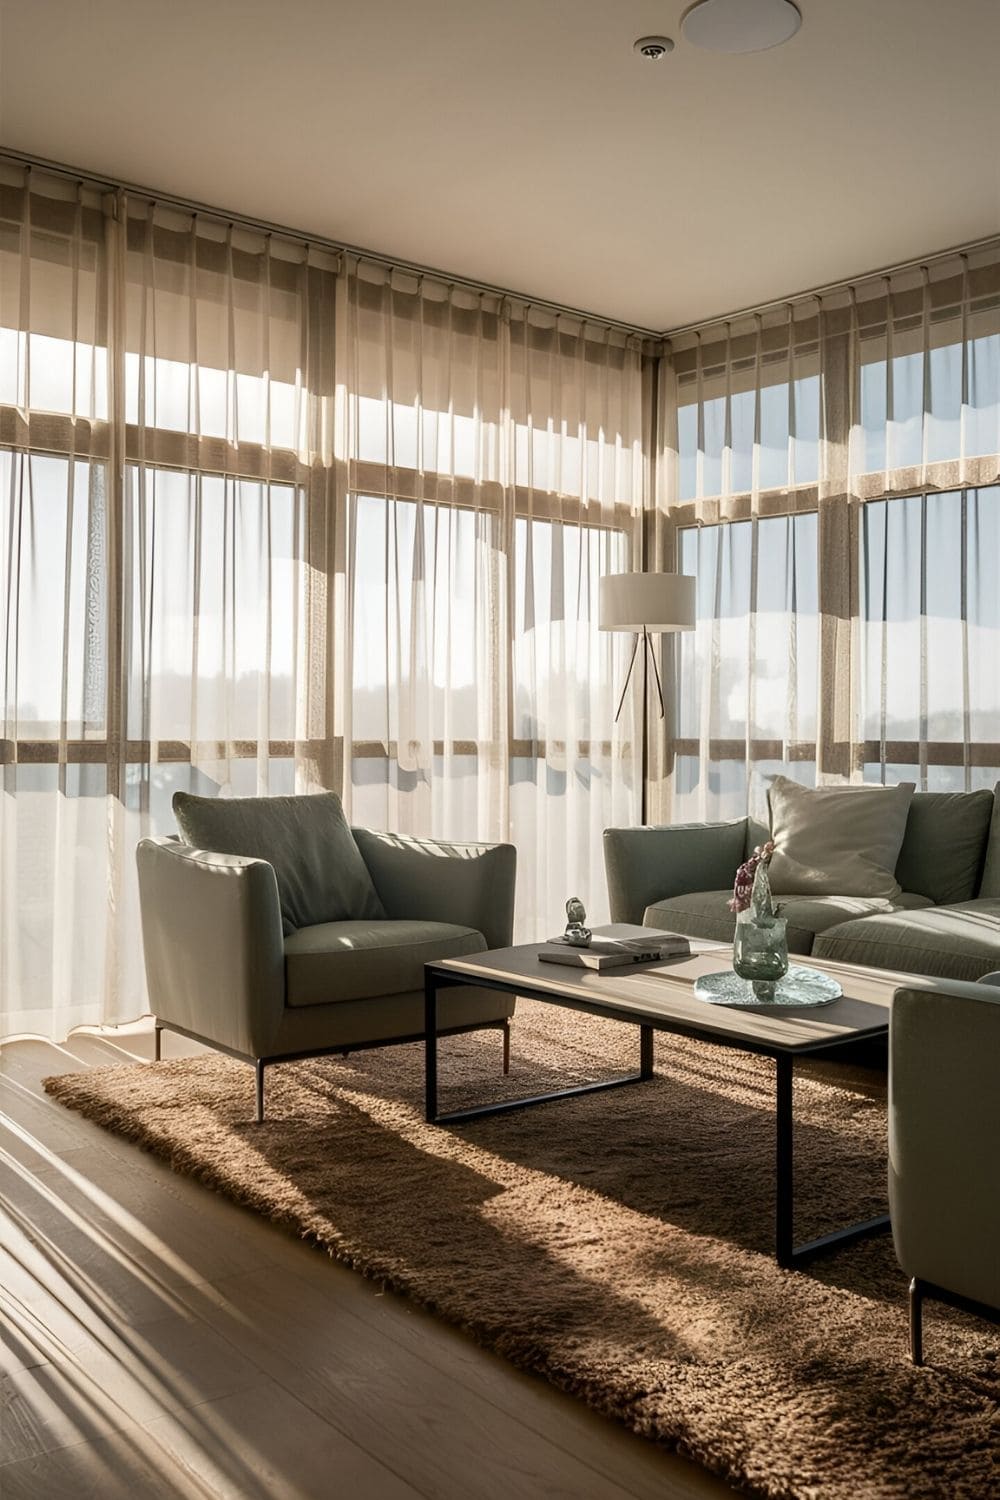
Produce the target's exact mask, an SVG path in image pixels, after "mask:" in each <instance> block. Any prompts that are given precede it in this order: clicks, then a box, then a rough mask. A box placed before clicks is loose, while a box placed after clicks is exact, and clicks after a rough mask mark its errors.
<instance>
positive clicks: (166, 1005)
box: [136, 839, 285, 1057]
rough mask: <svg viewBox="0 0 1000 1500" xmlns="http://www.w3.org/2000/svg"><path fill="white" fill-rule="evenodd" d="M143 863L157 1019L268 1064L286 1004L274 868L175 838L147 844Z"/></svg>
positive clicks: (139, 855)
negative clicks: (264, 1057) (270, 1049)
mask: <svg viewBox="0 0 1000 1500" xmlns="http://www.w3.org/2000/svg"><path fill="white" fill-rule="evenodd" d="M136 862H137V864H138V868H139V910H140V913H141V918H142V941H143V949H144V952H145V961H146V983H147V986H148V989H149V999H150V1005H151V1008H152V1011H153V1014H154V1015H155V1016H156V1017H157V1019H158V1020H162V1021H165V1022H167V1023H170V1024H173V1025H175V1026H179V1027H181V1028H182V1029H183V1030H185V1031H191V1032H194V1033H195V1034H196V1035H197V1036H202V1037H205V1039H206V1040H207V1041H211V1042H214V1043H216V1044H217V1045H218V1046H221V1047H228V1048H231V1049H232V1050H233V1051H236V1052H240V1053H243V1054H245V1055H248V1056H253V1057H260V1056H266V1055H267V1054H268V1051H269V1047H270V1043H271V1040H272V1038H273V1037H274V1035H275V1033H276V1032H277V1029H278V1027H279V1025H280V1022H281V1015H282V1010H283V1007H284V1000H285V954H284V940H283V937H282V930H281V908H280V905H279V902H278V883H277V880H276V878H275V874H274V870H273V869H272V867H271V866H270V865H269V864H268V863H267V862H266V861H265V860H262V859H243V858H240V857H238V856H235V855H229V854H212V853H209V852H207V851H205V850H202V849H192V848H190V847H189V846H188V845H186V844H182V843H179V842H178V841H176V840H174V839H142V840H141V842H140V843H139V845H138V848H137V849H136Z"/></svg>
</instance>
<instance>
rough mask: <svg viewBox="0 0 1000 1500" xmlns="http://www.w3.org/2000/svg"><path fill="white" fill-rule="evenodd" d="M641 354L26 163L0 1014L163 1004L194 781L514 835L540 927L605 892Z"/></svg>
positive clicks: (101, 1014)
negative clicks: (168, 859) (177, 828)
mask: <svg viewBox="0 0 1000 1500" xmlns="http://www.w3.org/2000/svg"><path fill="white" fill-rule="evenodd" d="M650 369H651V364H650V359H649V351H648V350H645V349H644V348H643V347H641V345H640V343H639V342H638V341H637V340H636V339H634V338H632V337H631V336H629V335H627V334H623V333H620V332H617V331H615V330H612V329H608V328H606V327H604V326H603V325H597V324H593V325H591V324H588V323H585V322H582V321H580V320H579V319H574V318H572V317H570V316H568V315H565V316H564V315H556V314H554V313H549V312H546V311H542V310H539V309H537V308H531V307H528V306H525V305H523V304H520V303H518V302H516V301H514V300H509V299H503V298H499V297H496V296H494V295H492V294H488V293H485V292H484V293H482V294H478V293H475V292H469V291H465V290H462V289H460V288H456V287H452V286H448V285H446V284H444V283H442V282H439V281H435V280H434V279H433V278H430V277H428V278H416V277H413V276H410V275H407V274H403V273H399V272H393V271H390V270H388V269H386V268H385V267H382V266H379V265H375V264H372V263H369V262H367V261H359V260H358V259H357V258H355V257H346V256H345V257H343V258H342V257H341V256H340V255H339V254H332V253H329V252H326V251H323V250H320V249H318V248H315V247H310V246H309V245H308V244H306V243H305V242H303V241H298V240H294V239H292V238H283V237H280V236H278V235H273V236H271V235H267V234H263V233H258V232H256V231H253V230H250V229H247V228H243V227H240V226H238V225H233V224H230V223H228V222H226V221H225V220H224V219H221V218H217V217H215V216H213V215H211V214H205V215H192V214H191V213H187V212H182V211H180V210H178V209H177V208H176V207H171V206H170V205H169V204H162V203H157V202H154V201H151V200H148V199H145V198H142V197H139V196H135V195H126V194H125V193H122V192H116V193H106V192H100V191H97V190H96V189H93V188H91V187H88V186H87V185H79V184H77V183H75V182H71V181H69V180H68V179H66V178H64V177H62V176H60V175H57V174H54V173H46V172H40V171H36V170H30V171H26V170H24V169H23V168H21V167H15V166H13V165H12V164H9V163H8V164H6V165H3V164H0V480H2V485H3V489H2V500H0V506H2V522H3V538H4V540H3V555H2V573H0V589H2V594H0V614H2V619H3V630H4V646H3V656H2V669H0V670H2V678H0V695H2V701H3V709H2V712H3V724H2V727H0V758H2V766H3V796H2V801H0V873H2V880H3V888H2V902H0V993H2V1002H0V1004H2V1015H0V1022H2V1027H0V1029H2V1031H3V1032H4V1033H5V1034H17V1033H22V1032H33V1033H40V1034H42V1035H46V1036H51V1037H56V1038H59V1037H62V1036H65V1035H66V1034H67V1032H68V1031H69V1030H71V1029H72V1028H73V1027H74V1026H78V1025H83V1024H98V1023H102V1022H112V1023H113V1022H118V1021H123V1020H127V1019H131V1018H133V1017H135V1016H137V1015H139V1014H141V1013H142V1012H143V1010H144V1008H145V997H144V984H143V974H142V954H141V946H140V938H139V921H138V910H137V891H136V882H135V874H134V849H135V844H136V841H137V840H138V839H139V838H140V837H141V836H143V835H144V834H148V833H170V832H173V831H174V825H173V819H172V816H171V812H170V801H171V797H172V794H173V792H174V791H175V790H177V789H178V788H182V789H185V790H190V791H194V792H198V793H201V794H204V795H208V796H215V795H218V796H241V795H247V794H258V793H284V792H310V791H314V790H318V789H321V788H330V789H333V790H336V791H338V792H339V793H341V794H342V795H343V797H344V800H345V804H346V805H347V808H348V811H349V813H350V815H351V816H352V817H353V819H354V820H355V821H356V822H358V823H363V824H367V825H369V826H374V827H379V828H386V829H389V830H395V831H400V832H408V833H416V834H424V835H438V836H443V837H447V838H455V839H512V840H513V841H515V842H516V843H517V845H518V851H519V859H520V865H519V901H518V916H517V920H518V932H519V935H520V936H521V937H524V938H530V937H534V936H536V935H539V934H541V935H544V934H546V933H548V932H549V931H551V930H552V929H553V928H554V927H557V926H559V925H560V924H561V919H562V906H563V902H564V901H565V900H566V898H567V896H569V895H571V894H579V895H581V896H583V898H584V900H585V901H586V902H587V904H588V906H589V907H590V908H591V910H592V911H593V913H594V915H595V918H599V917H600V916H601V914H602V908H603V906H604V902H605V895H604V877H603V866H602V862H601V845H600V835H601V830H602V829H603V827H604V826H605V825H606V824H608V823H611V822H627V821H631V820H632V819H633V818H634V816H635V815H636V812H637V808H638V790H639V789H638V786H637V784H636V781H635V778H634V775H633V762H634V756H633V747H634V744H635V738H634V725H632V724H631V723H625V722H623V724H622V725H621V726H619V728H618V729H617V730H615V731H614V732H613V726H612V721H613V717H614V699H613V688H614V683H615V681H616V680H620V677H621V674H622V670H623V666H624V663H623V661H622V657H623V654H624V649H625V643H623V642H622V641H621V640H617V639H615V638H613V637H611V636H608V635H600V634H599V633H598V631H597V629H596V597H597V578H598V576H599V574H600V573H601V572H603V571H608V570H611V569H615V568H619V567H625V566H627V565H628V563H629V559H630V557H632V556H633V553H634V549H636V547H637V545H638V542H639V538H640V530H641V519H642V513H643V504H644V496H645V494H646V491H647V474H646V467H645V465H646V462H647V461H648V443H646V442H644V432H646V431H647V430H648V423H649V411H650V402H649V390H650V385H649V372H650Z"/></svg>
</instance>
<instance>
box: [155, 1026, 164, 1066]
mask: <svg viewBox="0 0 1000 1500" xmlns="http://www.w3.org/2000/svg"><path fill="white" fill-rule="evenodd" d="M162 1035H163V1027H162V1026H160V1025H159V1023H157V1024H156V1025H154V1027H153V1061H154V1062H159V1061H160V1038H161V1037H162Z"/></svg>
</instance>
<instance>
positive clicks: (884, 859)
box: [768, 776, 914, 900]
mask: <svg viewBox="0 0 1000 1500" xmlns="http://www.w3.org/2000/svg"><path fill="white" fill-rule="evenodd" d="M913 792H914V786H913V783H912V782H907V783H904V784H903V785H901V786H892V787H881V786H872V787H869V786H854V787H805V786H800V785H799V783H798V782H796V781H790V780H789V779H788V777H786V776H775V777H774V778H773V780H772V782H771V789H770V792H769V793H768V802H769V804H770V808H771V837H772V838H773V839H774V854H773V856H772V859H771V864H770V867H769V870H768V874H769V876H770V880H771V889H772V890H773V891H774V893H775V895H781V896H884V897H887V898H888V899H890V900H891V899H892V898H893V897H895V896H898V895H899V893H900V889H901V887H900V885H899V884H898V882H897V880H896V877H895V874H894V871H895V869H896V861H897V860H898V858H899V851H900V849H901V848H902V846H903V838H904V836H905V833H906V819H907V816H908V814H909V811H910V803H911V801H912V800H913Z"/></svg>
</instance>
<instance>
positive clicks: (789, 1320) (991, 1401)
mask: <svg viewBox="0 0 1000 1500" xmlns="http://www.w3.org/2000/svg"><path fill="white" fill-rule="evenodd" d="M637 1052H638V1036H637V1033H636V1031H635V1029H634V1028H630V1027H625V1026H622V1025H620V1024H618V1023H615V1022H611V1021H603V1020H600V1019H598V1018H595V1017H584V1016H581V1015H575V1014H573V1013H571V1012H567V1011H561V1010H558V1009H556V1008H554V1007H546V1006H541V1005H537V1004H531V1003H526V1002H524V1001H521V1002H519V1003H518V1011H517V1016H516V1018H515V1022H514V1052H513V1064H512V1069H511V1076H510V1078H509V1079H507V1080H504V1079H503V1078H502V1077H501V1075H500V1066H499V1064H500V1047H499V1041H498V1038H497V1035H496V1033H493V1032H481V1033H478V1034H476V1035H472V1036H466V1037H455V1038H450V1039H447V1040H446V1041H444V1042H443V1043H442V1046H441V1054H440V1056H441V1063H440V1071H441V1075H442V1078H441V1100H440V1104H441V1108H442V1109H446V1110H447V1109H457V1108H461V1107H463V1106H464V1105H467V1104H472V1103H482V1102H486V1100H487V1099H488V1098H498V1097H503V1096H504V1094H505V1093H507V1094H514V1093H517V1094H520V1093H533V1092H542V1091H545V1090H548V1089H551V1088H553V1087H560V1086H564V1085H569V1084H571V1083H576V1082H583V1081H587V1080H591V1079H595V1078H601V1077H608V1076H610V1075H611V1074H613V1073H614V1072H616V1071H626V1070H631V1069H632V1068H633V1067H634V1066H635V1063H636V1058H637ZM656 1066H657V1076H656V1078H655V1079H654V1080H653V1081H651V1082H649V1083H645V1084H641V1085H638V1086H636V1087H630V1088H625V1089H620V1090H612V1091H611V1092H609V1093H604V1094H597V1095H593V1096H591V1097H589V1098H588V1097H583V1098H579V1099H568V1100H562V1101H560V1102H558V1103H554V1104H549V1105H543V1106H541V1107H539V1108H536V1109H529V1110H524V1111H521V1112H515V1113H513V1114H509V1115H503V1116H494V1117H492V1118H489V1119H486V1120H481V1121H479V1122H476V1123H474V1124H467V1125H461V1126H454V1127H448V1128H442V1127H440V1126H429V1125H427V1124H425V1122H424V1120H423V1109H422V1106H423V1052H422V1048H421V1047H419V1046H407V1047H393V1048H387V1049H384V1050H382V1051H374V1052H368V1053H357V1054H353V1055H352V1056H351V1057H349V1058H347V1059H340V1058H324V1059H321V1060H318V1061H309V1062H300V1063H288V1064H284V1065H278V1066H276V1067H274V1068H271V1069H269V1070H268V1106H267V1107H268V1119H267V1121H266V1123H265V1124H263V1125H255V1124H254V1123H252V1114H253V1077H252V1071H251V1070H250V1069H249V1068H248V1067H246V1066H244V1065H243V1064H240V1063H238V1062H234V1061H232V1060H230V1059H228V1058H224V1057H218V1056H209V1057H205V1058H198V1059H195V1060H185V1061H176V1062H170V1061H168V1062H162V1063H158V1064H137V1065H135V1066H129V1067H115V1068H107V1069H102V1070H100V1071H92V1072H87V1073H79V1074H71V1075H68V1076H63V1077H57V1078H50V1079H47V1080H46V1084H45V1086H46V1088H47V1089H48V1091H49V1093H51V1094H52V1095H54V1096H55V1098H57V1099H59V1100H61V1101H62V1103H63V1104H66V1105H68V1106H70V1107H71V1108H73V1109H76V1110H79V1111H80V1112H81V1113H83V1114H84V1115H86V1116H88V1117H89V1118H90V1119H92V1120H95V1121H97V1122H99V1123H100V1124H102V1125H104V1126H107V1127H108V1128H109V1129H111V1130H114V1131H117V1132H118V1133H119V1134H121V1135H123V1136H126V1137H127V1138H128V1139H130V1140H133V1141H136V1142H138V1143H139V1144H140V1145H142V1146H144V1147H146V1148H148V1149H149V1150H150V1151H153V1152H155V1153H156V1154H157V1155H158V1156H161V1157H164V1158H165V1159H166V1160H167V1161H169V1162H171V1163H172V1165H173V1166H174V1167H175V1168H176V1169H177V1170H178V1171H180V1172H185V1173H188V1174H190V1175H192V1176H194V1177H197V1178H198V1179H200V1180H201V1181H202V1182H204V1183H205V1184H207V1185H208V1186H210V1187H213V1188H216V1189H217V1190H218V1191H220V1192H222V1193H225V1194H227V1195H228V1196H229V1197H231V1198H233V1199H235V1200H236V1201H237V1202H239V1203H242V1204H245V1205H247V1206H248V1207H250V1208H253V1209H255V1210H256V1211H257V1212H258V1213H261V1214H264V1215H266V1216H267V1217H268V1218H270V1219H273V1220H274V1221H275V1222H276V1223H278V1224H281V1225H284V1226H286V1227H287V1228H288V1229H290V1230H292V1231H294V1232H295V1233H296V1234H299V1235H301V1236H303V1237H304V1238H306V1239H308V1240H311V1241H313V1242H315V1244H317V1245H319V1246H321V1247H322V1248H323V1249H325V1250H326V1251H328V1252H329V1254H330V1255H332V1256H334V1257H336V1259H338V1260H340V1261H343V1262H345V1263H346V1264H347V1265H349V1266H353V1267H355V1268H356V1269H357V1270H359V1271H362V1272H364V1274H365V1275H366V1276H370V1277H373V1278H375V1279H376V1280H377V1281H379V1282H382V1283H383V1284H385V1285H386V1286H388V1287H391V1288H393V1289H395V1290H396V1291H398V1292H402V1293H404V1294H406V1295H407V1296H409V1297H411V1298H413V1299H415V1300H416V1301H418V1302H420V1303H422V1304H423V1305H424V1306H425V1307H428V1308H430V1309H432V1310H433V1311H434V1312H436V1313H437V1314H439V1315H440V1316H442V1317H445V1318H448V1319H450V1320H451V1321H452V1322H453V1323H456V1324H459V1325H461V1326H462V1327H464V1328H465V1329H467V1330H468V1331H469V1333H471V1334H472V1335H473V1336H474V1337H475V1338H476V1339H477V1340H478V1341H479V1342H480V1343H481V1344H483V1345H485V1346H487V1347H488V1348H490V1349H494V1350H496V1351H498V1352H500V1353H501V1354H503V1355H505V1356H506V1357H507V1358H508V1359H510V1360H513V1361H515V1362H516V1363H517V1364H519V1365H522V1366H524V1367H527V1368H529V1369H532V1370H535V1371H539V1372H541V1373H542V1374H543V1375H545V1376H546V1377H547V1378H548V1379H549V1380H551V1381H552V1382H554V1383H555V1384H556V1385H559V1386H561V1387H563V1388H564V1389H565V1390H568V1391H571V1392H573V1393H574V1394H576V1395H577V1396H579V1397H580V1398H581V1399H583V1400H585V1401H587V1402H589V1403H590V1404H591V1405H592V1406H594V1407H596V1408H597V1409H598V1410H600V1411H602V1412H605V1413H608V1414H610V1415H611V1416H613V1417H616V1418H618V1419H620V1420H621V1421H622V1422H624V1423H626V1424H627V1425H628V1426H629V1427H631V1428H633V1429H634V1430H635V1431H636V1432H639V1433H642V1434H644V1435H645V1436H646V1437H648V1438H650V1439H653V1440H655V1441H658V1442H660V1443H662V1444H665V1445H667V1446H669V1447H673V1448H677V1449H679V1450H680V1451H682V1452H683V1453H686V1454H688V1455H690V1456H691V1457H693V1458H695V1459H697V1460H698V1461H699V1462H700V1463H702V1464H704V1465H706V1466H707V1467H708V1468H710V1469H712V1470H714V1471H715V1472H716V1473H718V1474H720V1475H722V1476H724V1477H725V1478H727V1479H728V1480H729V1481H730V1483H732V1484H735V1485H738V1486H740V1487H742V1488H744V1489H745V1490H747V1491H748V1492H749V1493H751V1494H755V1495H761V1496H767V1497H774V1500H778V1497H780V1500H789V1497H803V1500H804V1497H809V1500H859V1497H864V1500H875V1497H878V1500H882V1497H893V1500H987V1497H990V1496H997V1495H1000V1415H998V1401H1000V1339H998V1334H997V1331H996V1330H995V1329H993V1328H990V1327H989V1326H988V1325H984V1324H982V1323H978V1322H976V1321H975V1320H973V1319H971V1318H968V1317H965V1316H964V1315H962V1314H960V1313H956V1312H953V1311H950V1310H948V1309H944V1308H938V1307H936V1306H930V1307H929V1308H928V1309H927V1313H926V1326H925V1352H926V1356H927V1360H928V1363H927V1365H926V1366H925V1367H924V1368H923V1369H919V1370H916V1369H914V1368H912V1366H911V1365H910V1364H909V1362H908V1360H907V1358H906V1283H905V1279H904V1277H903V1275H902V1273H901V1272H900V1270H899V1268H898V1266H897V1265H896V1262H895V1259H894V1257H893V1251H892V1243H891V1240H890V1239H889V1237H888V1236H882V1237H880V1238H878V1239H873V1240H868V1241H863V1242H861V1243H859V1244H856V1245H854V1246H851V1247H849V1248H847V1249H845V1250H842V1251H840V1252H838V1253H837V1254H835V1255H833V1256H831V1257H828V1258H827V1259H824V1260H820V1261H817V1262H815V1263H814V1264H813V1265H812V1266H810V1267H808V1268H807V1269H806V1270H804V1271H800V1270H796V1271H782V1270H779V1269H778V1267H777V1265H776V1264H775V1262H774V1259H773V1255H772V1241H771V1236H772V1224H773V1185H774V1177H773V1172H774V1164H773V1163H774V1116H773V1065H772V1064H771V1063H770V1062H769V1061H768V1060H766V1059H761V1058H754V1057H751V1056H749V1055H745V1054H742V1053H738V1052H730V1051H728V1050H724V1049H721V1048H717V1047H714V1046H711V1045H709V1044H706V1043H701V1042H693V1041H685V1040H683V1039H680V1038H672V1037H666V1036H659V1037H657V1053H656ZM884 1096H885V1090H884V1081H883V1079H882V1078H881V1077H880V1076H879V1075H878V1073H877V1072H865V1071H864V1070H861V1069H845V1068H843V1067H834V1066H832V1065H830V1064H827V1065H825V1066H824V1065H818V1064H814V1065H813V1066H812V1067H811V1068H809V1069H806V1068H803V1070H802V1073H801V1074H800V1075H799V1074H797V1078H796V1095H795V1108H796V1171H797V1202H796V1218H797V1224H796V1229H797V1234H798V1237H799V1238H800V1239H805V1238H807V1237H812V1236H813V1235H815V1234H818V1233H821V1232H823V1230H824V1229H825V1228H833V1227H836V1226H837V1225H840V1224H844V1223H848V1222H854V1221H857V1220H861V1219H866V1218H869V1217H872V1216H874V1215H876V1214H878V1213H879V1212H882V1211H884V1202H885V1134H886V1122H885V1097H884Z"/></svg>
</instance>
